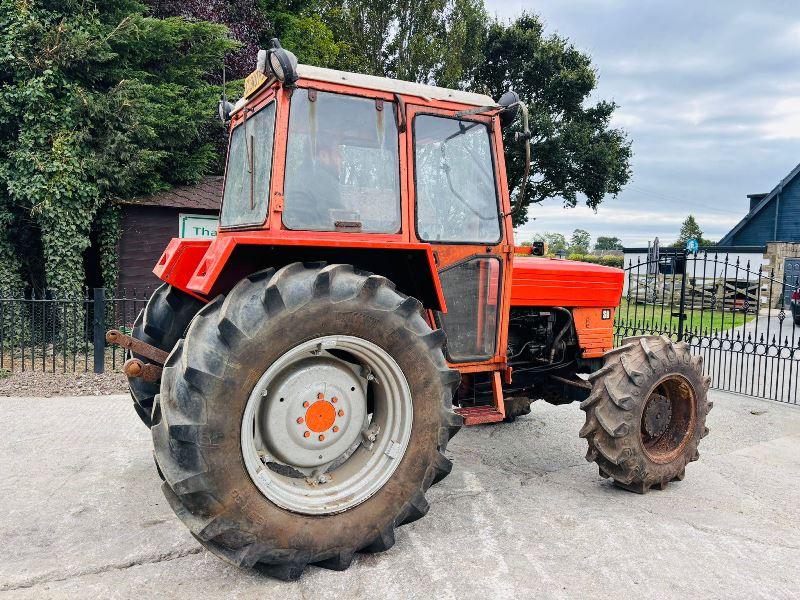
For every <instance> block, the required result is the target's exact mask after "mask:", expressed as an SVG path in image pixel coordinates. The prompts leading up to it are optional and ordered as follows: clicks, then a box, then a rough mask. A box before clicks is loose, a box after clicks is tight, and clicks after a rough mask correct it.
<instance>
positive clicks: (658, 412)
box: [580, 336, 713, 493]
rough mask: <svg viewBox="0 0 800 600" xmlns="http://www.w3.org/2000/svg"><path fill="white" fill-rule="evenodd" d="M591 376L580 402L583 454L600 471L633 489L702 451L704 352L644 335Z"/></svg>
mask: <svg viewBox="0 0 800 600" xmlns="http://www.w3.org/2000/svg"><path fill="white" fill-rule="evenodd" d="M589 379H590V381H592V382H593V385H592V392H591V394H590V396H589V397H588V398H587V399H586V400H584V401H583V402H582V403H581V409H583V410H584V411H586V423H585V425H584V426H583V428H582V429H581V432H580V436H581V437H583V438H586V441H587V442H588V444H589V450H588V452H587V454H586V460H588V461H590V462H591V461H594V462H596V463H597V465H598V467H599V469H600V475H601V476H602V477H611V478H612V479H613V480H614V482H615V483H617V484H618V485H619V486H621V487H623V488H625V489H628V490H631V491H635V492H639V493H644V492H647V491H648V490H649V489H650V488H652V487H654V486H656V487H659V488H661V489H663V488H664V486H666V484H667V483H669V482H670V481H675V480H682V479H683V477H684V474H685V469H686V465H687V464H688V463H689V462H692V461H695V460H697V459H698V457H699V456H700V455H699V453H698V451H697V445H698V443H699V442H700V439H701V438H703V437H705V436H706V435H707V434H708V429H707V428H706V426H705V422H706V415H707V414H708V411H709V410H710V409H711V407H712V406H713V404H712V403H711V402H709V401H708V399H707V393H708V387H709V384H710V379H709V378H708V377H705V376H704V375H703V358H702V357H701V356H692V354H691V351H690V349H689V346H688V345H687V344H686V343H683V342H681V343H674V342H673V341H672V340H670V339H669V338H668V337H666V336H661V337H642V338H639V339H637V340H635V341H633V342H632V343H629V344H626V345H624V346H622V347H620V348H615V349H614V350H612V351H610V352H608V353H606V355H605V364H604V366H603V367H602V368H601V369H599V370H598V371H597V372H595V373H593V374H592V375H591V376H590V378H589Z"/></svg>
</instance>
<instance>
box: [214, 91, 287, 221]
mask: <svg viewBox="0 0 800 600" xmlns="http://www.w3.org/2000/svg"><path fill="white" fill-rule="evenodd" d="M274 137H275V102H274V101H273V102H271V103H270V104H268V105H267V106H265V107H264V108H262V109H260V110H259V111H258V112H257V113H255V114H253V115H252V116H249V117H248V118H247V119H246V120H245V121H244V122H243V123H241V124H239V125H237V126H236V128H235V129H234V130H233V131H232V132H231V140H230V144H229V147H228V148H229V149H228V165H227V167H226V168H225V190H224V192H223V195H222V210H221V213H220V225H221V226H222V227H241V226H246V225H261V224H262V223H263V222H264V221H265V219H266V218H267V208H268V205H269V183H270V177H271V175H272V146H273V140H274Z"/></svg>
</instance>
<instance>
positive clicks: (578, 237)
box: [569, 229, 592, 254]
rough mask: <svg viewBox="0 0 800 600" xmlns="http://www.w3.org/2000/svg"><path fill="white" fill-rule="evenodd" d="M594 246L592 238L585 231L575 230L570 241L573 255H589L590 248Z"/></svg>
mask: <svg viewBox="0 0 800 600" xmlns="http://www.w3.org/2000/svg"><path fill="white" fill-rule="evenodd" d="M591 245H592V237H591V236H590V235H589V232H588V231H586V230H585V229H575V230H574V231H573V232H572V237H570V239H569V251H570V253H571V254H587V253H588V252H589V246H591Z"/></svg>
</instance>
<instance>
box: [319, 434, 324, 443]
mask: <svg viewBox="0 0 800 600" xmlns="http://www.w3.org/2000/svg"><path fill="white" fill-rule="evenodd" d="M319 441H320V442H324V441H325V436H324V435H322V434H320V436H319Z"/></svg>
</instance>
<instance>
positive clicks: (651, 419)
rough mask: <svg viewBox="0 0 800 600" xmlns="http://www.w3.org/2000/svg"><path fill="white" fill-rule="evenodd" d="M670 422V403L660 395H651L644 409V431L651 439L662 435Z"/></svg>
mask: <svg viewBox="0 0 800 600" xmlns="http://www.w3.org/2000/svg"><path fill="white" fill-rule="evenodd" d="M671 420H672V403H671V402H670V401H669V398H665V397H664V396H662V395H661V394H652V395H651V396H650V399H649V400H648V402H647V406H646V407H645V409H644V430H645V431H646V432H647V435H649V436H650V437H651V438H657V437H660V436H662V435H664V432H666V431H667V427H669V423H670V421H671Z"/></svg>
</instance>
